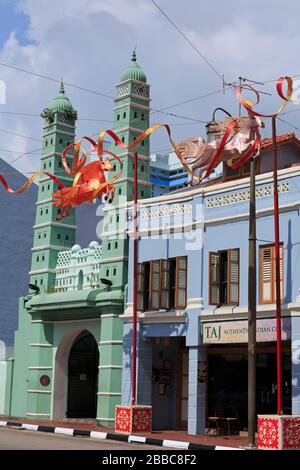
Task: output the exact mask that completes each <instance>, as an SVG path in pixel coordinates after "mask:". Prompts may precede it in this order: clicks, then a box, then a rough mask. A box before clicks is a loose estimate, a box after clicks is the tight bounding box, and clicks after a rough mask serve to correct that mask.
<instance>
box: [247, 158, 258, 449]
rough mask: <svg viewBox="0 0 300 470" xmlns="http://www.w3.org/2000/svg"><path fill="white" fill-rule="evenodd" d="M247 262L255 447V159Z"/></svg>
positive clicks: (250, 400) (250, 419)
mask: <svg viewBox="0 0 300 470" xmlns="http://www.w3.org/2000/svg"><path fill="white" fill-rule="evenodd" d="M248 249H249V262H248V263H249V264H248V447H250V448H251V447H252V448H253V447H256V443H255V430H256V198H255V160H254V159H253V158H251V160H250V202H249V248H248Z"/></svg>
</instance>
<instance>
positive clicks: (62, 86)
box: [59, 77, 65, 95]
mask: <svg viewBox="0 0 300 470" xmlns="http://www.w3.org/2000/svg"><path fill="white" fill-rule="evenodd" d="M59 94H60V95H64V94H65V88H64V80H63V77H61V79H60V89H59Z"/></svg>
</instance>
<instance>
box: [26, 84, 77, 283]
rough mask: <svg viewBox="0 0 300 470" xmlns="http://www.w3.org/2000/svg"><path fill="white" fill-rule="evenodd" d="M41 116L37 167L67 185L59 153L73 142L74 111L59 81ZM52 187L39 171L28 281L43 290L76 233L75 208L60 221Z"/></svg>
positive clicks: (73, 241) (69, 181)
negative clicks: (54, 96) (40, 143)
mask: <svg viewBox="0 0 300 470" xmlns="http://www.w3.org/2000/svg"><path fill="white" fill-rule="evenodd" d="M41 116H42V117H43V119H44V126H43V154H42V157H41V171H47V172H49V173H52V174H54V175H55V176H57V177H58V178H59V179H60V180H61V181H62V183H63V184H64V185H66V186H68V185H70V183H71V181H72V179H71V178H70V177H69V176H68V174H67V173H66V172H65V170H64V168H63V166H62V162H61V154H62V151H63V150H64V148H65V147H66V146H67V145H69V144H70V143H73V142H74V138H75V121H76V119H77V113H76V111H75V110H74V108H73V106H72V104H71V102H70V100H69V99H68V98H67V96H66V94H65V90H64V86H63V82H61V86H60V90H59V94H58V95H57V96H56V98H54V100H53V101H52V103H51V104H50V105H49V106H48V107H47V108H45V109H44V110H43V112H42V114H41ZM69 160H71V158H70V159H69ZM69 165H70V163H69ZM56 190H57V185H56V184H55V183H54V181H52V180H51V179H50V178H49V177H48V176H46V175H42V176H41V178H40V181H39V191H38V200H37V206H36V218H35V225H34V227H33V228H34V239H33V248H32V262H31V271H30V283H31V284H35V285H36V286H38V287H39V288H40V289H41V290H45V291H49V290H51V289H52V288H53V287H54V281H55V266H56V260H57V253H58V251H60V250H65V249H68V248H71V247H72V246H73V245H74V243H75V235H76V234H75V231H76V226H75V211H71V212H70V215H69V216H68V217H66V218H65V219H63V220H61V221H57V220H56V219H57V216H59V214H60V209H58V208H56V207H54V206H53V205H52V201H53V197H52V193H53V192H55V191H56Z"/></svg>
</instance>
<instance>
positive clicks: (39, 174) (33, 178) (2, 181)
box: [0, 171, 64, 194]
mask: <svg viewBox="0 0 300 470" xmlns="http://www.w3.org/2000/svg"><path fill="white" fill-rule="evenodd" d="M41 175H47V176H49V178H51V179H52V180H53V181H54V182H55V183H56V184H57V185H58V187H59V188H60V189H62V188H63V187H64V185H63V184H62V183H61V182H60V181H59V179H58V178H56V176H54V175H52V173H48V172H47V171H37V172H35V173H33V175H32V176H31V177H30V178H29V179H28V180H27V181H26V183H25V184H23V186H22V187H21V188H20V189H18V190H17V191H14V190H13V189H12V188H11V187H10V186H9V184H8V183H7V181H6V179H5V178H4V177H3V176H2V175H0V182H1V183H2V185H3V186H4V188H5V189H6V191H7V192H9V193H13V194H22V193H23V192H24V191H26V189H27V188H29V186H31V185H32V183H33V182H34V180H36V178H38V177H39V176H41Z"/></svg>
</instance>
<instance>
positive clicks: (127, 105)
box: [113, 101, 151, 119]
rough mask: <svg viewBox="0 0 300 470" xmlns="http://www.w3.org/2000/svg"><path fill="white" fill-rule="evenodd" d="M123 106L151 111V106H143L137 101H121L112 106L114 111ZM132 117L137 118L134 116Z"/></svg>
mask: <svg viewBox="0 0 300 470" xmlns="http://www.w3.org/2000/svg"><path fill="white" fill-rule="evenodd" d="M124 108H136V109H140V110H141V111H146V112H147V111H151V108H150V107H149V106H144V105H142V104H137V103H134V102H133V101H129V102H128V103H123V104H120V105H118V106H115V107H114V109H113V110H114V111H119V110H121V109H124ZM134 119H138V118H134Z"/></svg>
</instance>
